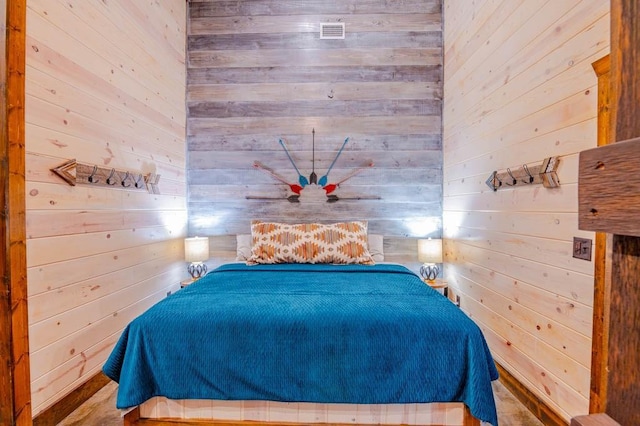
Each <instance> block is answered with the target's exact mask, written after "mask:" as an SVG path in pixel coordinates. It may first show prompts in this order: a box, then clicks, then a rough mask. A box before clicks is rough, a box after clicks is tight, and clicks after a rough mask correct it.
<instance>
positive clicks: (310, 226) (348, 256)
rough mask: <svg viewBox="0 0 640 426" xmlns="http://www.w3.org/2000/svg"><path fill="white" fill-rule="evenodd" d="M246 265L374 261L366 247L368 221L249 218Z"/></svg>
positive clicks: (369, 263)
mask: <svg viewBox="0 0 640 426" xmlns="http://www.w3.org/2000/svg"><path fill="white" fill-rule="evenodd" d="M251 239H252V247H251V257H250V258H249V259H248V260H247V264H248V265H256V264H274V263H337V264H354V263H357V264H363V265H373V264H374V263H375V262H374V260H373V258H372V257H371V254H370V253H369V250H368V248H367V222H366V221H356V222H341V223H333V224H320V223H305V224H286V223H276V222H261V221H253V222H251Z"/></svg>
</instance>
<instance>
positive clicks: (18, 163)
mask: <svg viewBox="0 0 640 426" xmlns="http://www.w3.org/2000/svg"><path fill="white" fill-rule="evenodd" d="M0 9H1V10H0V15H2V17H1V18H0V22H2V31H1V34H2V35H1V36H0V37H2V42H1V43H0V46H1V47H0V50H2V54H1V55H0V70H1V71H0V87H1V89H2V90H1V91H0V93H1V94H0V97H1V98H2V99H1V101H0V117H1V119H0V122H1V123H2V127H1V131H0V151H1V157H0V158H1V159H2V160H1V162H0V185H1V186H2V190H1V191H0V206H2V213H1V214H0V222H1V225H2V226H0V240H1V242H2V243H1V244H0V259H1V260H0V274H1V276H2V284H1V288H0V290H1V291H0V390H1V391H0V424H3V425H12V426H13V425H31V424H32V420H31V389H30V373H29V333H28V313H27V281H26V280H27V267H26V222H25V149H24V142H25V138H24V129H25V119H24V101H25V92H24V86H25V55H26V50H25V40H26V34H25V31H26V0H10V1H8V2H7V1H6V0H1V1H0Z"/></svg>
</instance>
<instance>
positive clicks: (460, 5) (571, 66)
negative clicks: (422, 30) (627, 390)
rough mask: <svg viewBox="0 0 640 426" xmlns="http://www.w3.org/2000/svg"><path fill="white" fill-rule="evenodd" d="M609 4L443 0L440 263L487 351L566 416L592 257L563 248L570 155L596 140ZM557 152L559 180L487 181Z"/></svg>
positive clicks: (579, 388) (586, 327)
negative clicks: (494, 185) (496, 184)
mask: <svg viewBox="0 0 640 426" xmlns="http://www.w3.org/2000/svg"><path fill="white" fill-rule="evenodd" d="M609 9H610V6H609V2H608V1H605V0H588V1H584V0H582V1H579V0H571V1H561V2H556V1H512V0H502V1H498V0H496V1H490V0H487V1H478V2H473V3H469V2H468V1H466V0H451V1H449V0H447V1H446V2H445V3H444V51H445V53H444V55H445V62H444V93H445V103H444V106H443V132H444V134H443V138H444V139H443V151H444V184H443V185H444V186H443V195H444V198H443V221H444V237H445V240H446V244H445V250H446V262H447V263H446V275H447V277H448V278H449V281H450V284H452V286H453V287H454V292H455V293H456V294H458V295H460V296H461V302H462V308H463V309H464V310H465V311H466V312H467V313H468V314H469V315H470V316H471V317H472V318H474V319H475V320H476V321H477V322H478V323H479V324H480V325H481V327H482V329H483V331H484V333H485V336H486V337H487V340H488V342H489V344H490V346H491V350H492V352H493V354H494V356H495V358H496V359H497V360H498V361H499V362H500V363H501V364H502V365H503V366H504V367H505V368H506V369H507V371H509V372H510V373H511V374H512V375H514V376H515V377H516V378H517V379H518V380H520V381H521V382H522V383H523V384H524V385H525V386H527V387H528V388H529V389H530V390H531V391H532V392H533V393H534V394H536V395H537V396H538V397H539V398H540V399H541V400H543V401H544V402H545V403H546V404H547V405H548V406H550V407H551V408H552V409H554V410H555V411H557V413H558V414H559V415H561V416H562V417H563V418H564V419H565V420H567V421H568V420H569V419H570V418H571V417H572V416H574V415H578V414H586V413H587V412H588V409H589V405H588V398H589V369H590V358H591V326H592V308H593V264H592V263H591V262H588V261H584V260H577V259H573V258H572V239H573V237H574V236H579V237H585V238H590V239H593V238H594V234H593V233H591V232H584V231H579V230H578V215H577V210H578V199H577V194H578V191H577V177H578V173H577V167H578V153H579V151H581V150H584V149H587V148H592V147H595V146H596V133H597V131H596V129H597V123H596V115H597V79H596V76H595V74H594V73H593V69H592V67H591V63H592V62H594V61H595V60H597V59H599V58H601V57H603V56H605V55H606V54H607V53H608V52H609V28H610V23H609V19H610V17H609ZM550 156H559V157H560V161H561V163H560V168H559V170H558V174H559V177H560V180H561V184H562V185H561V187H560V188H557V189H545V188H543V187H542V186H531V187H528V186H517V187H516V188H514V189H509V188H507V187H504V188H501V189H500V190H498V191H497V192H493V191H492V190H490V189H489V188H488V187H487V186H486V185H485V183H484V182H485V179H487V177H488V176H489V174H490V173H491V172H492V171H493V170H505V169H506V168H507V167H511V168H514V167H519V166H520V165H522V164H528V165H534V164H539V163H540V161H542V160H543V159H544V158H545V157H550Z"/></svg>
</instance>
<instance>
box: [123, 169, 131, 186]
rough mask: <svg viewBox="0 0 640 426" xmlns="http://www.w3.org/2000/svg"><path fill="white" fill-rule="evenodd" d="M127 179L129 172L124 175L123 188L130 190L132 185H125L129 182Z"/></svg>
mask: <svg viewBox="0 0 640 426" xmlns="http://www.w3.org/2000/svg"><path fill="white" fill-rule="evenodd" d="M127 179H129V172H127V173H126V174H125V175H124V178H123V179H122V182H121V184H122V186H123V187H125V188H128V187H130V186H131V184H128V185H125V183H126V182H127Z"/></svg>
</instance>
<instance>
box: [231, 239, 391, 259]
mask: <svg viewBox="0 0 640 426" xmlns="http://www.w3.org/2000/svg"><path fill="white" fill-rule="evenodd" d="M368 246H369V253H371V257H373V260H375V261H376V263H377V262H384V237H383V236H382V235H378V234H369V235H368ZM250 257H251V234H238V235H236V260H237V261H238V262H246V261H247V260H248V259H249V258H250Z"/></svg>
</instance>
